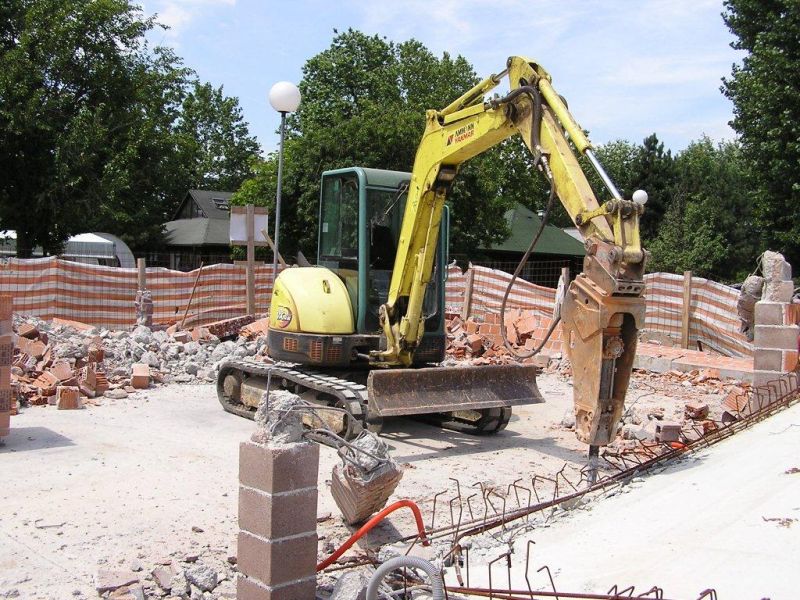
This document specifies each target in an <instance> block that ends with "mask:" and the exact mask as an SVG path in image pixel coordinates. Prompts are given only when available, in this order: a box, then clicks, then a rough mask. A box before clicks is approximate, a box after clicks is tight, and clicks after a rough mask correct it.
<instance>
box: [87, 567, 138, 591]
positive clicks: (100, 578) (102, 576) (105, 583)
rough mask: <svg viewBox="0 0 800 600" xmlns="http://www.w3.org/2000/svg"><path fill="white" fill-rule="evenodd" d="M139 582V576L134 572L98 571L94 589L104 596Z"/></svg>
mask: <svg viewBox="0 0 800 600" xmlns="http://www.w3.org/2000/svg"><path fill="white" fill-rule="evenodd" d="M138 582H139V576H138V575H137V574H136V573H134V572H133V571H121V570H120V571H117V570H111V569H98V571H97V574H96V575H95V578H94V587H95V589H96V590H97V593H98V594H104V593H105V592H113V591H114V590H117V589H119V588H121V587H125V586H127V585H132V584H134V583H138Z"/></svg>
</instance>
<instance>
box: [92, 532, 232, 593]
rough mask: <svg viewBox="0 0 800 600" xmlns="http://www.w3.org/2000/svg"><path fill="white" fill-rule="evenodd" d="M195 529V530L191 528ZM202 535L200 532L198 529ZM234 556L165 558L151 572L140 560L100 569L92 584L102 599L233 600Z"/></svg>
mask: <svg viewBox="0 0 800 600" xmlns="http://www.w3.org/2000/svg"><path fill="white" fill-rule="evenodd" d="M193 530H195V529H193ZM200 532H202V529H200ZM236 573H237V569H236V557H233V556H231V557H228V559H227V560H226V561H224V562H221V561H219V560H212V557H210V556H207V557H203V559H201V558H200V557H199V556H197V555H188V556H182V557H180V558H179V557H177V556H167V557H165V558H163V559H159V560H158V563H157V564H156V565H155V566H154V567H153V568H152V569H145V568H144V565H143V564H142V563H141V561H140V560H139V559H134V560H132V561H130V562H129V564H124V563H122V564H120V565H118V566H110V565H109V566H103V567H101V568H99V569H98V570H97V573H96V574H95V577H94V585H95V589H96V590H97V593H98V595H99V596H100V597H103V598H117V599H120V600H122V599H131V600H134V599H137V598H139V599H142V600H144V599H156V598H163V597H167V596H168V597H170V598H175V599H176V600H177V599H179V598H180V599H187V600H188V599H190V598H192V599H194V598H198V599H201V600H221V599H223V598H227V599H231V600H233V599H234V598H236V585H235V581H236Z"/></svg>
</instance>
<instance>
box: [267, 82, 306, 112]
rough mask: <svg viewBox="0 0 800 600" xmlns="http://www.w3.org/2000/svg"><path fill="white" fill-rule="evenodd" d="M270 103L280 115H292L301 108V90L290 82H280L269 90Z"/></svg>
mask: <svg viewBox="0 0 800 600" xmlns="http://www.w3.org/2000/svg"><path fill="white" fill-rule="evenodd" d="M269 103H270V104H271V105H272V108H274V109H275V110H277V111H278V112H279V113H290V112H294V111H296V110H297V107H298V106H300V90H298V89H297V86H296V85H295V84H293V83H292V82H290V81H279V82H278V83H276V84H275V85H273V86H272V88H270V90H269Z"/></svg>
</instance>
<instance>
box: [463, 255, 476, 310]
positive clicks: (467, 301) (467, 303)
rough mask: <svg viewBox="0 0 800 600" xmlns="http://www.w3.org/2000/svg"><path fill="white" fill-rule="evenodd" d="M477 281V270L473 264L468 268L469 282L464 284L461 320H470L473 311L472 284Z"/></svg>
mask: <svg viewBox="0 0 800 600" xmlns="http://www.w3.org/2000/svg"><path fill="white" fill-rule="evenodd" d="M474 279H475V269H473V268H472V263H470V264H469V265H468V266H467V280H466V282H465V283H464V302H463V304H462V305H461V320H462V321H466V320H467V319H468V318H469V313H470V310H472V282H473V280H474Z"/></svg>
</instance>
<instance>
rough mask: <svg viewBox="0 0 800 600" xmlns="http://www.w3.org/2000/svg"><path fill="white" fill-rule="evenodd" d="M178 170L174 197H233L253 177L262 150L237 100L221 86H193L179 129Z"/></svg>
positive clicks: (177, 130)
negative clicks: (203, 192) (205, 192)
mask: <svg viewBox="0 0 800 600" xmlns="http://www.w3.org/2000/svg"><path fill="white" fill-rule="evenodd" d="M175 136H176V139H177V140H176V141H177V147H178V163H179V168H181V169H182V170H183V173H182V174H183V176H184V177H183V178H180V177H176V178H175V183H176V184H177V185H176V186H173V187H174V192H173V193H172V194H171V197H182V194H184V193H185V192H186V190H187V189H198V188H199V189H214V190H224V191H234V190H237V189H239V186H241V185H242V182H243V181H244V180H245V179H246V178H247V177H249V176H250V174H251V169H250V163H251V161H252V160H253V159H254V158H256V157H257V156H258V152H259V146H258V142H257V141H256V139H255V138H254V137H253V136H251V135H250V132H249V130H248V127H247V123H246V122H245V120H244V118H243V116H242V110H241V108H240V107H239V102H238V100H237V99H236V98H230V97H227V96H225V95H224V94H223V92H222V86H220V87H219V88H214V87H213V86H212V85H211V84H209V83H200V82H197V81H196V82H194V83H193V85H192V89H191V90H190V92H189V93H188V94H187V95H186V98H185V99H184V100H183V104H182V107H181V113H180V118H179V119H178V122H177V125H176V127H175Z"/></svg>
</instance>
